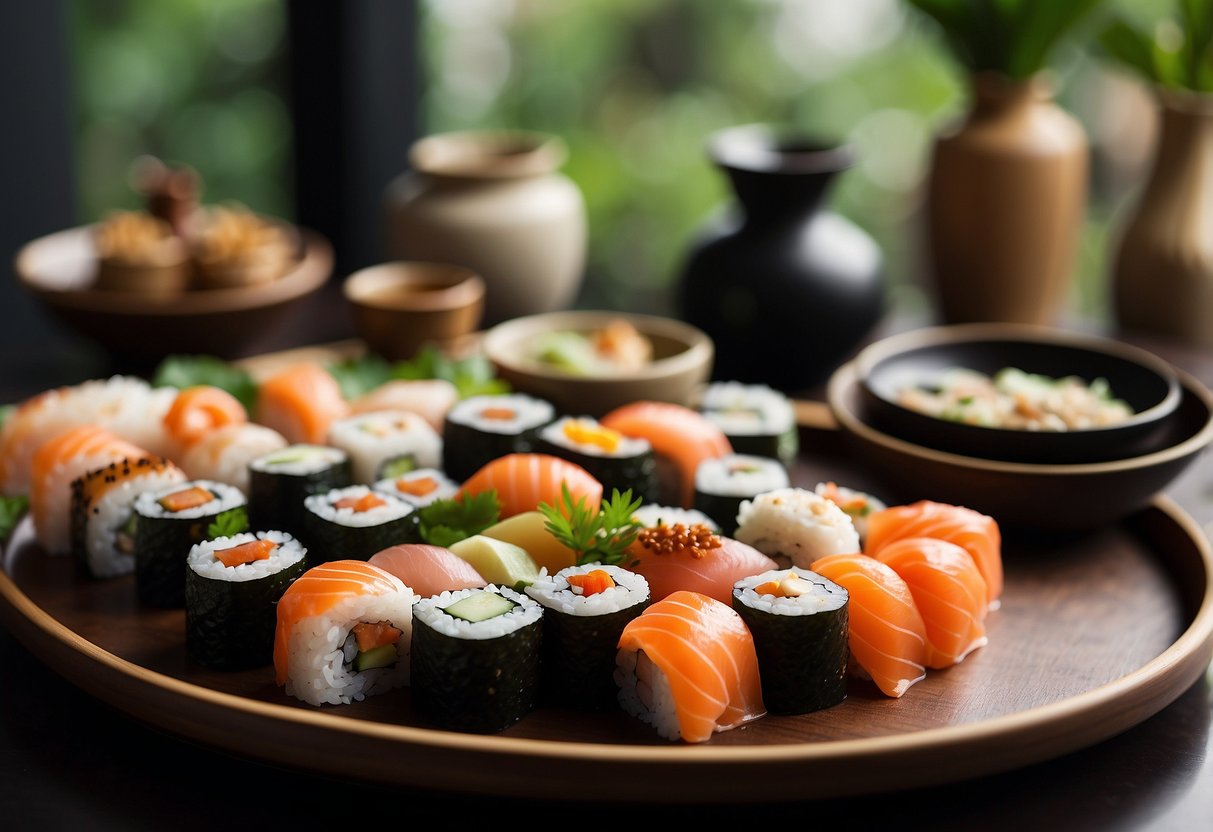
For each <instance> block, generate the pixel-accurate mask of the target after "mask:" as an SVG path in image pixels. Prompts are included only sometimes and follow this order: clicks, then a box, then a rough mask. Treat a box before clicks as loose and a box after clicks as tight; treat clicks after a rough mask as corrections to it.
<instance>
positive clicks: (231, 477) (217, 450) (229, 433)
mask: <svg viewBox="0 0 1213 832" xmlns="http://www.w3.org/2000/svg"><path fill="white" fill-rule="evenodd" d="M285 447H286V439H284V438H283V436H282V434H280V433H279V432H278V431H276V430H270V429H269V428H267V427H264V426H263V425H256V424H253V423H252V422H245V423H244V424H242V425H227V426H226V427H222V428H219V429H218V430H214V431H211V432H210V433H208V434H207V435H206V436H204V437H203V438H201V439H199V440H198V441H197V442H195V443H194V444H193V445H190V446H189V447H188V448H186V449H185V451H184V452H183V453H182V454H181V458H180V459H179V460H178V462H179V464H180V465H181V467H182V469H184V471H185V473H186V475H187V476H189V477H190V478H192V479H196V480H215V481H216V482H225V483H227V484H228V485H234V486H236V487H237V488H239V489H240V490H241V491H243V492H244V493H245V494H248V492H249V463H250V462H252V461H253V460H254V459H257V458H258V457H262V456H265V455H266V454H269V453H273V452H274V451H277V450H281V449H282V448H285Z"/></svg>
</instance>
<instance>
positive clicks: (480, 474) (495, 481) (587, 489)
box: [459, 454, 602, 517]
mask: <svg viewBox="0 0 1213 832" xmlns="http://www.w3.org/2000/svg"><path fill="white" fill-rule="evenodd" d="M563 488H568V490H569V493H570V494H572V496H573V499H574V500H579V499H582V498H584V499H585V502H586V508H589V509H597V508H598V506H599V505H600V504H601V503H602V483H600V482H598V480H596V479H594V478H593V477H592V476H590V474H589V472H588V471H586V470H585V469H584V468H582V467H581V466H580V465H574V464H573V463H571V462H568V461H567V460H563V459H560V458H559V457H555V456H549V455H548V454H510V455H508V456H503V457H501V458H500V459H494V460H493V461H492V462H490V463H489V464H488V465H486V466H484V467H483V468H481V469H480V470H479V471H477V472H476V473H475V474H473V475H472V476H471V477H470V478H469V479H468V480H467V482H465V483H464V484H463V488H461V489H460V491H459V493H460V494H482V493H484V492H486V491H496V492H497V499H498V501H499V502H500V503H501V516H502V517H513V516H514V515H515V514H522V513H524V512H528V511H535V510H537V509H538V508H539V504H540V503H547V504H548V505H552V506H558V505H561V504H562V489H563Z"/></svg>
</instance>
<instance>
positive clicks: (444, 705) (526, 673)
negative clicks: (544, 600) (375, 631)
mask: <svg viewBox="0 0 1213 832" xmlns="http://www.w3.org/2000/svg"><path fill="white" fill-rule="evenodd" d="M448 610H451V611H452V612H447V611H448ZM452 613H455V614H452ZM542 617H543V607H541V606H540V605H539V604H538V603H536V602H535V601H533V600H532V599H530V598H528V597H527V596H525V595H520V594H518V593H517V592H514V591H512V590H510V589H506V588H504V587H496V586H493V585H492V584H489V586H487V587H486V588H484V589H464V590H459V591H457V592H444V593H442V594H441V595H436V596H434V597H433V598H426V599H423V600H421V601H418V602H417V603H416V604H415V605H414V607H413V640H412V650H411V652H412V681H411V684H412V687H413V705H414V707H415V708H416V709H417V713H418V714H419V715H420V716H421V717H422V718H423V719H425V720H426V721H428V722H431V723H433V724H434V725H437V726H438V727H440V728H445V729H449V730H453V731H470V732H474V733H495V732H497V731H503V730H505V729H506V728H508V727H510V726H511V725H513V724H514V723H515V722H517V721H518V720H520V719H522V717H524V716H526V715H527V714H528V713H530V711H531V710H532V709H533V708H534V707H535V704H536V700H537V698H538V694H539V661H540V659H539V649H540V643H541V641H542V637H543V629H542V628H543V622H542Z"/></svg>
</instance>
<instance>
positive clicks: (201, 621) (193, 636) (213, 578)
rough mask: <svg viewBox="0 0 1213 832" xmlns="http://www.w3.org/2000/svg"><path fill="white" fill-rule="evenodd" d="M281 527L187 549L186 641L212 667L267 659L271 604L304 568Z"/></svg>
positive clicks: (228, 667)
mask: <svg viewBox="0 0 1213 832" xmlns="http://www.w3.org/2000/svg"><path fill="white" fill-rule="evenodd" d="M306 552H307V550H306V549H304V548H303V547H302V546H301V545H300V544H299V542H298V541H297V540H295V539H294V538H292V537H291V536H290V535H289V534H286V533H285V532H278V531H270V532H257V534H255V535H254V534H248V533H244V534H238V535H233V536H232V537H217V538H215V539H214V540H206V541H203V542H202V543H197V544H195V545H194V547H193V548H191V549H190V552H189V557H188V559H187V560H186V566H187V569H186V572H185V646H186V649H187V650H188V651H189V654H190V657H191V658H192V659H193V660H194V661H196V662H198V664H200V665H203V666H205V667H209V668H212V669H213V670H248V669H250V668H254V667H261V666H262V665H266V664H269V663H270V659H271V658H272V657H273V650H274V626H275V620H276V619H275V604H277V602H278V599H279V598H281V597H282V593H283V592H285V591H286V589H287V587H289V586H290V585H291V583H292V582H293V581H294V580H295V579H297V578H298V577H299V576H300V575H302V574H303V572H304V570H305V569H306V568H307V564H306V561H305V559H304V555H305V554H306Z"/></svg>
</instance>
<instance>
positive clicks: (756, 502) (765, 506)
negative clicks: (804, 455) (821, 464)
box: [733, 488, 860, 569]
mask: <svg viewBox="0 0 1213 832" xmlns="http://www.w3.org/2000/svg"><path fill="white" fill-rule="evenodd" d="M733 536H734V537H735V538H736V539H737V540H740V541H742V542H743V543H749V544H750V545H751V546H753V547H754V548H755V549H757V550H759V551H760V552H762V553H763V554H765V555H767V556H768V557H771V558H774V559H775V560H776V561H778V562H780V563H782V564H784V565H785V566H787V565H791V566H799V567H802V568H804V569H808V568H809V567H810V566H811V565H812V563H813V561H815V560H817V559H818V558H823V557H825V556H826V555H837V554H849V553H853V552H858V551H860V549H859V533H858V532H856V531H855V524H854V523H852V522H851V518H850V517H848V516H847V513H846V512H845V511H843V510H842V509H841V508H839V507H838V506H837V505H835V504H834V503H832V502H831V501H829V500H827V499H826V498H825V497H821V496H819V495H817V494H814V493H813V492H812V491H807V490H805V489H803V488H779V489H776V490H774V491H768V492H766V493H764V494H759V495H758V496H757V497H755V498H754V499H752V500H743V501H742V503H741V508H740V509H739V510H738V512H737V532H736V533H735V534H734V535H733Z"/></svg>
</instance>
